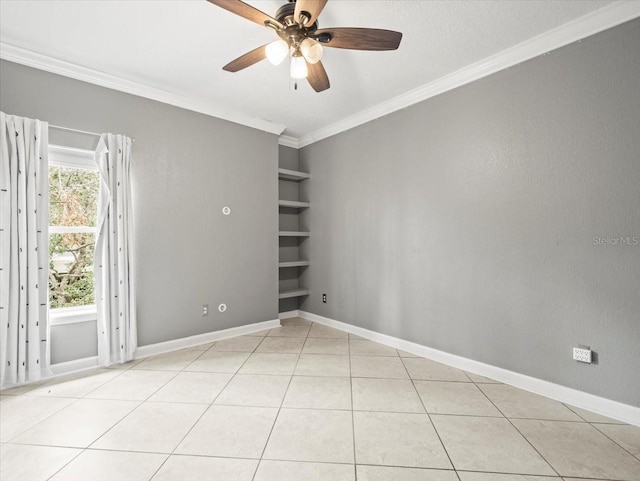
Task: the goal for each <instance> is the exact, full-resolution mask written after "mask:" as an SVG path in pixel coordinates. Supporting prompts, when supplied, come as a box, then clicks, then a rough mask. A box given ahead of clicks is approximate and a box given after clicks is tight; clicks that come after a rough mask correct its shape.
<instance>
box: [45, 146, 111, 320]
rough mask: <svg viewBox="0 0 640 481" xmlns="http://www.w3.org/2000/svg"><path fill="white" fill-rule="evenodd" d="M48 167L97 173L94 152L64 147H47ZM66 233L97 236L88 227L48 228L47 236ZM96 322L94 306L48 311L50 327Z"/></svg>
mask: <svg viewBox="0 0 640 481" xmlns="http://www.w3.org/2000/svg"><path fill="white" fill-rule="evenodd" d="M49 165H50V166H51V165H55V166H58V167H66V168H71V169H86V170H92V171H94V172H99V169H98V165H97V164H96V162H95V152H94V151H93V150H85V149H76V148H73V147H64V146H62V145H53V144H50V145H49ZM68 233H93V234H97V229H96V228H95V227H89V226H78V227H67V226H52V225H50V226H49V234H68ZM47 287H48V286H47ZM97 320H98V309H97V307H96V305H95V304H92V305H89V306H74V307H58V308H56V309H49V325H50V326H63V325H67V324H77V323H80V322H96V321H97Z"/></svg>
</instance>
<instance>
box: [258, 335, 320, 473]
mask: <svg viewBox="0 0 640 481" xmlns="http://www.w3.org/2000/svg"><path fill="white" fill-rule="evenodd" d="M311 326H313V322H312V323H311V324H310V325H309V330H308V331H307V335H306V336H305V338H304V342H303V343H302V348H301V349H300V352H299V353H298V357H297V358H296V363H295V364H294V366H293V370H292V371H291V375H290V376H289V383H288V384H287V389H285V391H284V394H283V395H282V400H281V401H280V407H279V408H278V412H277V413H276V417H275V418H274V419H273V424H271V430H270V431H269V436H267V440H266V441H265V443H264V447H263V448H262V453H261V454H260V459H259V460H258V463H257V464H256V469H255V471H254V472H253V476H252V477H251V481H255V478H256V475H257V474H258V469H260V465H261V464H262V459H263V457H264V453H265V452H266V451H267V446H268V445H269V440H270V439H271V435H272V434H273V430H274V428H275V427H276V423H277V422H278V417H279V416H280V412H281V411H282V406H283V404H284V400H285V398H286V397H287V393H288V392H289V387H290V386H291V381H292V380H293V375H294V373H295V372H296V368H297V367H298V362H299V361H300V356H301V355H302V351H303V350H304V346H305V345H306V343H307V339H309V331H310V330H311Z"/></svg>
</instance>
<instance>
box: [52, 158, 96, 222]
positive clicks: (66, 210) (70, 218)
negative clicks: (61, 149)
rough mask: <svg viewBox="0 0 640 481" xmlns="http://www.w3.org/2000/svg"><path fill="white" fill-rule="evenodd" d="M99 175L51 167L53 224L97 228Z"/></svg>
mask: <svg viewBox="0 0 640 481" xmlns="http://www.w3.org/2000/svg"><path fill="white" fill-rule="evenodd" d="M99 187H100V183H99V176H98V172H95V171H91V170H86V169H75V168H67V167H59V166H57V165H51V166H49V217H50V220H49V225H52V226H89V227H95V225H96V221H97V207H98V191H99Z"/></svg>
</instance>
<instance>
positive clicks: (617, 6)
mask: <svg viewBox="0 0 640 481" xmlns="http://www.w3.org/2000/svg"><path fill="white" fill-rule="evenodd" d="M637 17H640V2H639V1H635V0H623V1H619V2H615V3H612V4H610V5H607V6H605V7H603V8H601V9H598V10H595V11H593V12H591V13H589V14H587V15H584V16H582V17H580V18H577V19H575V20H572V21H571V22H568V23H566V24H564V25H561V26H559V27H556V28H555V29H552V30H549V31H548V32H545V33H543V34H541V35H538V36H536V37H533V38H531V39H529V40H525V41H524V42H521V43H519V44H517V45H515V46H513V47H510V48H508V49H506V50H503V51H502V52H499V53H497V54H495V55H492V56H490V57H487V58H485V59H483V60H480V61H479V62H476V63H473V64H471V65H468V66H466V67H464V68H462V69H460V70H457V71H456V72H453V73H451V74H448V75H445V76H444V77H441V78H439V79H437V80H434V81H433V82H429V83H427V84H425V85H422V86H421V87H418V88H416V89H413V90H410V91H409V92H406V93H404V94H402V95H398V96H397V97H394V98H392V99H390V100H388V101H386V102H382V103H380V104H378V105H375V106H373V107H371V108H368V109H365V110H363V111H361V112H358V113H357V114H354V115H351V116H349V117H346V118H344V119H342V120H339V121H337V122H334V123H332V124H330V125H327V126H326V127H323V128H321V129H318V130H316V131H314V132H311V133H309V134H306V135H303V136H302V137H299V138H295V137H291V136H288V135H281V136H280V138H279V140H278V143H279V144H280V145H284V146H287V147H292V148H295V149H300V148H302V147H305V146H307V145H310V144H313V143H315V142H318V141H320V140H323V139H326V138H327V137H331V136H333V135H336V134H339V133H341V132H344V131H346V130H349V129H352V128H354V127H357V126H359V125H362V124H365V123H367V122H370V121H372V120H375V119H377V118H380V117H383V116H385V115H388V114H390V113H393V112H396V111H398V110H401V109H404V108H407V107H409V106H411V105H414V104H417V103H419V102H422V101H424V100H427V99H429V98H432V97H435V96H436V95H440V94H442V93H445V92H447V91H449V90H453V89H455V88H457V87H461V86H463V85H466V84H468V83H471V82H473V81H475V80H479V79H481V78H483V77H486V76H488V75H491V74H493V73H496V72H499V71H500V70H504V69H506V68H509V67H512V66H514V65H517V64H519V63H522V62H525V61H527V60H530V59H532V58H534V57H537V56H540V55H543V54H545V53H547V52H550V51H552V50H555V49H558V48H560V47H563V46H565V45H568V44H570V43H573V42H576V41H578V40H581V39H583V38H586V37H589V36H591V35H595V34H596V33H599V32H601V31H603V30H606V29H608V28H612V27H615V26H616V25H620V24H621V23H624V22H627V21H629V20H633V19H634V18H637ZM0 58H2V59H4V60H8V61H11V62H15V63H19V64H22V65H26V66H28V67H34V68H37V69H40V70H45V71H47V72H52V73H55V74H58V75H63V76H65V77H70V78H75V79H77V80H82V81H84V82H88V83H91V84H94V85H100V86H102V87H106V88H110V89H113V90H118V91H121V92H126V93H129V94H133V95H137V96H140V97H145V98H148V99H151V100H156V101H158V102H163V103H166V104H170V105H174V106H176V107H181V108H184V109H187V110H192V111H194V112H199V113H202V114H206V115H210V116H212V117H217V118H220V119H223V120H228V121H230V122H234V123H237V124H240V125H245V126H247V127H252V128H255V129H258V130H262V131H265V132H269V133H272V134H276V135H280V134H282V132H284V130H285V128H286V126H285V125H282V124H278V123H275V122H271V121H268V120H264V119H259V118H256V117H252V116H249V115H245V114H242V113H238V112H236V111H233V110H232V109H224V108H221V107H220V106H218V105H214V104H212V103H210V102H207V101H203V100H201V99H197V98H193V97H187V96H183V95H179V94H176V93H173V92H168V91H166V90H162V89H159V88H155V87H149V86H147V85H144V84H141V83H138V82H134V81H131V80H127V79H124V78H121V77H117V76H115V75H111V74H107V73H104V72H100V71H97V70H93V69H89V68H86V67H81V66H79V65H76V64H72V63H69V62H65V61H63V60H59V59H55V58H52V57H48V56H46V55H41V54H38V53H36V52H33V51H30V50H27V49H23V48H20V47H17V46H15V45H11V44H8V43H5V42H0Z"/></svg>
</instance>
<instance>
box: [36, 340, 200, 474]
mask: <svg viewBox="0 0 640 481" xmlns="http://www.w3.org/2000/svg"><path fill="white" fill-rule="evenodd" d="M207 351H208V349H207ZM207 351H202V353H201V354H200V355H199V356H198V357H196V358H195V359H193V360H192V361H190V362H189V364H187V365H186V366H185V367H183V368H182V369H180V370H178V371H175V372H174V375H173V376H171V377H170V378H169V379H167V380H166V381H165V382H164V383H163V384H162V385H161V386H160V387H158V388H157V389H156V390H155V391H153V392H152V393H151V394H150V395H149V396H147V397H146V398H145V399H143V400H141V401H139V402H138V405H137V406H136V407H135V408H133V409H132V410H131V411H130V412H128V413H127V414H125V415H124V416H123V417H122V418H120V419H119V420H118V421H116V422H115V423H114V424H113V425H112V426H111V427H110V428H109V429H107V430H106V431H105V432H103V433H102V434H101V435H100V436H98V437H97V438H96V439H94V440H93V442H91V443H90V444H89V445H88V446H87V447H85V448H83V449H82V451H81V452H80V453H79V454H78V456H76V457H75V458H73V459H72V460H71V461H69V462H68V463H67V464H65V465H64V466H63V467H62V468H60V469H59V470H58V471H56V472H55V473H54V474H53V475H52V476H51V477H49V478H47V479H51V478H53V477H54V476H55V475H56V474H58V473H59V472H60V471H62V470H63V469H64V468H66V467H67V466H68V465H69V464H70V463H71V462H72V461H74V460H75V459H77V458H78V457H80V456H81V455H82V454H84V453H85V452H86V451H88V450H91V446H93V445H94V444H95V443H97V442H98V441H99V440H100V439H102V438H103V437H104V436H105V435H106V434H107V433H109V432H111V430H112V429H113V428H115V427H116V426H118V425H119V424H120V423H121V422H122V421H124V420H125V419H127V418H128V417H129V416H130V415H131V414H133V413H134V412H135V411H137V410H138V409H140V406H142V405H143V404H144V403H145V402H147V401H149V399H150V398H151V397H153V396H154V395H155V394H156V393H157V392H158V391H160V390H161V389H162V388H163V387H165V386H166V385H167V384H169V383H170V382H171V381H173V380H174V379H175V378H176V377H177V376H178V375H179V374H180V373H181V372H183V371H184V370H185V369H186V368H187V367H188V366H190V365H191V363H193V362H194V361H195V360H196V359H200V357H202V355H203V354H204V353H205V352H207ZM177 352H179V351H177ZM168 354H170V353H168ZM162 355H163V354H158V356H162ZM158 356H151V357H149V358H145V359H144V360H142V361H141V362H139V363H136V364H134V365H132V366H131V367H130V368H129V369H125V370H124V371H123V372H122V374H120V375H118V376H116V377H115V378H113V379H111V380H109V381H108V382H111V381H113V380H115V379H117V378H119V377H120V376H122V375H123V374H124V373H126V372H129V371H131V370H132V369H133V368H134V367H136V366H138V365H140V364H142V363H143V362H144V361H145V360H146V359H152V358H153V357H156V358H157V357H158ZM136 371H145V369H138V370H136ZM152 371H153V370H152ZM154 372H156V371H154ZM161 372H172V371H161ZM106 384H107V383H105V384H103V385H102V386H104V385H106ZM102 386H100V387H102ZM100 387H97V388H96V389H94V390H92V391H91V392H90V393H88V394H87V396H88V395H89V394H91V393H92V392H94V391H96V390H98V389H99V388H100ZM87 399H93V398H87ZM133 401H134V402H135V401H136V400H133ZM92 450H94V451H95V450H96V449H95V448H94V449H92ZM122 452H131V451H122ZM157 454H163V455H165V456H166V458H165V460H164V461H163V462H162V463H161V465H160V466H163V465H164V463H166V462H167V459H169V457H170V456H171V455H170V454H167V453H157ZM153 476H155V473H154V474H153ZM153 476H151V477H153ZM149 479H151V478H149Z"/></svg>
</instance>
